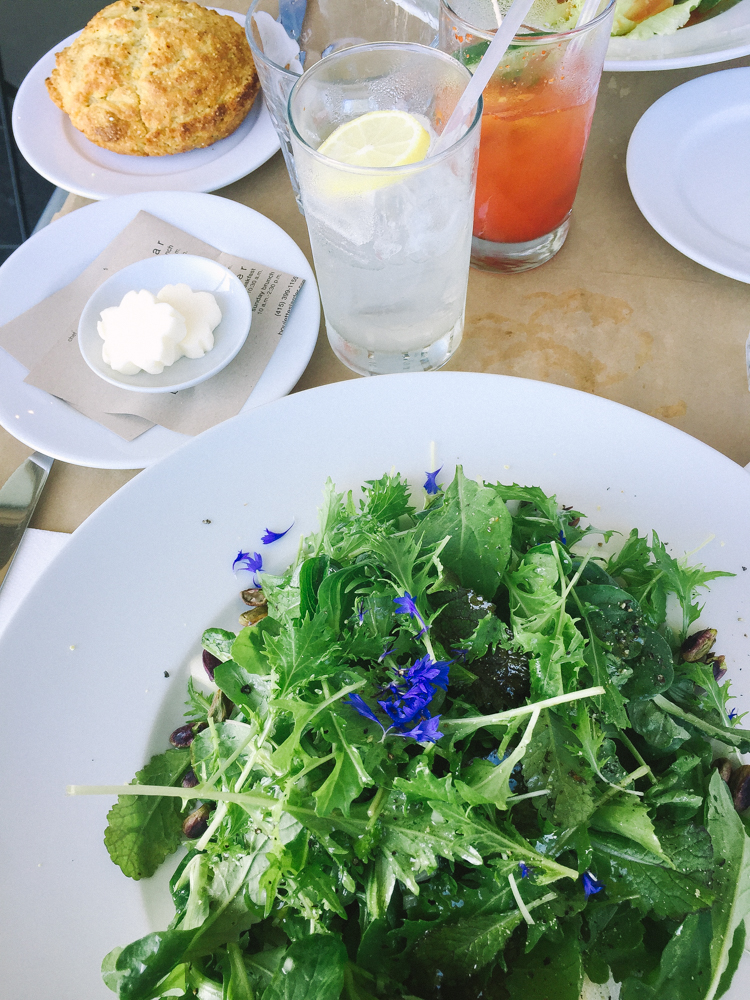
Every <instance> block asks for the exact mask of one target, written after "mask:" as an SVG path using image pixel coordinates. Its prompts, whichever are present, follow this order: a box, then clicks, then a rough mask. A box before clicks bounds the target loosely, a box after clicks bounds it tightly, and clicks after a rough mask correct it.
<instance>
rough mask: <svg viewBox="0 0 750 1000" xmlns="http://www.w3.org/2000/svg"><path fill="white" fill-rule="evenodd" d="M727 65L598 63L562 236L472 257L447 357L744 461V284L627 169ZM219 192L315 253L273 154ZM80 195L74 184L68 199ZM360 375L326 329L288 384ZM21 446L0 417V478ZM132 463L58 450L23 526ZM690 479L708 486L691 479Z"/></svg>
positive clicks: (79, 512) (747, 304)
mask: <svg viewBox="0 0 750 1000" xmlns="http://www.w3.org/2000/svg"><path fill="white" fill-rule="evenodd" d="M222 6H223V7H225V8H228V7H232V8H233V9H237V10H246V9H247V3H246V2H243V0H223V2H222ZM733 66H750V58H743V59H738V60H734V61H732V62H728V63H719V64H716V65H713V66H703V67H697V68H694V69H687V70H672V71H666V72H655V73H605V74H604V76H603V78H602V85H601V88H600V92H599V100H598V104H597V110H596V114H595V116H594V124H593V128H592V132H591V139H590V141H589V147H588V151H587V154H586V161H585V164H584V169H583V176H582V179H581V186H580V189H579V192H578V198H577V199H576V203H575V207H574V211H573V223H572V226H571V231H570V236H569V237H568V240H567V243H566V244H565V246H564V247H563V249H562V250H561V252H560V253H559V254H558V256H557V257H556V258H555V259H554V260H553V261H551V262H550V263H548V264H545V265H544V266H543V267H541V268H539V269H537V270H535V271H528V272H526V273H524V274H520V275H495V274H487V273H484V272H480V271H477V270H474V269H472V271H471V275H470V278H469V291H468V299H467V309H466V331H465V334H464V341H463V343H462V345H461V347H460V348H459V350H458V351H457V353H456V355H455V356H454V357H453V359H452V360H451V362H450V363H449V365H448V366H447V367H448V368H450V369H453V370H459V371H482V372H496V373H501V374H507V375H518V376H522V377H525V378H534V379H541V380H543V381H549V382H556V383H558V384H561V385H567V386H571V387H573V388H576V389H582V390H583V391H586V392H592V393H595V394H596V395H600V396H605V397H607V398H609V399H613V400H616V401H618V402H620V403H624V404H626V405H628V406H633V407H635V408H636V409H639V410H642V411H643V412H644V413H650V414H652V415H653V416H655V417H658V418H659V419H662V420H666V421H667V422H668V423H670V424H672V425H673V426H675V427H679V428H680V429H681V430H684V431H686V432H687V433H689V434H692V435H694V436H695V437H697V438H699V439H700V440H701V441H704V442H706V443H707V444H709V445H711V446H712V447H714V448H716V449H718V450H719V451H721V452H723V453H724V454H725V455H728V456H729V457H730V458H732V459H734V460H735V461H736V462H739V463H741V464H743V465H744V464H746V463H747V462H748V461H750V393H749V392H748V382H747V374H746V368H745V340H746V338H747V336H748V332H749V331H750V285H748V284H744V283H742V282H738V281H734V280H732V279H731V278H725V277H723V276H722V275H719V274H715V273H714V272H713V271H710V270H708V269H707V268H705V267H702V266H701V265H700V264H696V263H694V262H693V261H691V260H690V259H688V258H687V257H684V256H683V255H682V254H680V253H679V252H678V251H677V250H674V249H673V248H672V247H671V246H669V244H668V243H666V242H665V241H664V240H663V239H662V238H661V237H660V236H658V235H657V233H656V232H654V230H653V229H651V227H650V226H649V225H648V223H647V222H646V221H645V219H644V218H643V217H642V216H641V214H640V212H639V211H638V208H637V207H636V205H635V202H634V201H633V198H632V196H631V194H630V189H629V187H628V183H627V178H626V175H625V154H626V150H627V144H628V140H629V138H630V134H631V132H632V130H633V128H634V127H635V125H636V122H637V121H638V119H639V118H640V116H641V115H642V114H643V113H644V111H646V109H647V108H648V107H650V105H651V104H653V103H654V101H656V100H657V99H658V98H659V97H661V96H662V95H663V94H665V93H667V91H669V90H672V89H673V88H674V87H676V86H679V84H681V83H684V82H685V81H686V80H690V79H693V78H694V77H697V76H701V75H703V74H705V73H711V72H717V71H721V70H722V69H728V68H730V67H733ZM216 193H217V194H220V195H222V196H223V197H227V198H231V199H234V200H235V201H239V202H241V203H243V204H245V205H249V206H250V207H251V208H254V209H256V210H257V211H259V212H261V213H262V214H263V215H266V216H267V217H268V218H270V219H272V220H273V221H274V222H276V223H278V225H280V226H281V227H282V228H283V229H284V230H285V231H286V232H287V233H289V235H290V236H291V237H292V239H294V240H295V242H296V243H297V244H298V245H299V246H300V247H301V249H302V250H303V251H304V252H305V254H306V255H307V257H308V259H309V260H310V263H311V264H312V258H311V254H310V243H309V240H308V237H307V230H306V227H305V222H304V219H303V218H302V216H301V215H300V214H299V212H298V211H297V206H296V204H295V202H294V198H293V195H292V190H291V186H290V184H289V179H288V177H287V174H286V170H285V167H284V162H283V160H282V158H281V154H280V153H277V154H276V156H274V157H273V158H272V159H271V160H269V161H268V162H267V163H266V164H264V165H263V166H262V167H261V168H260V169H258V170H256V171H255V172H254V173H252V174H250V175H249V176H247V177H245V178H243V179H242V180H240V181H237V182H236V183H235V184H232V185H230V186H229V187H227V188H225V189H223V190H222V191H219V192H216ZM83 204H86V201H85V200H84V199H81V198H77V197H72V196H71V198H69V199H68V202H67V203H66V205H65V207H64V209H63V211H64V212H65V211H71V210H75V208H77V207H80V206H81V205H83ZM356 377H357V376H355V375H354V374H353V373H352V372H350V371H349V370H348V369H346V368H345V367H344V366H343V365H342V364H341V363H340V362H339V361H338V360H337V359H336V358H335V357H334V355H333V353H332V352H331V349H330V347H329V346H328V341H327V339H326V337H325V332H324V330H323V328H321V335H320V337H319V339H318V344H317V347H316V349H315V352H314V354H313V357H312V359H311V361H310V364H309V366H308V368H307V371H306V372H305V374H304V375H303V376H302V378H301V379H300V381H299V383H298V384H297V386H296V388H295V390H294V391H299V390H302V389H309V388H311V387H313V386H318V385H324V384H327V383H330V382H336V381H340V380H342V379H346V378H356ZM571 433H575V428H571ZM30 450H31V449H29V448H27V447H26V446H25V445H22V444H21V443H20V442H18V441H16V440H15V439H14V438H12V437H11V435H10V434H8V433H7V432H5V431H3V430H0V483H2V482H4V481H5V479H7V477H8V476H9V475H10V473H11V472H12V471H13V469H15V468H16V466H17V465H18V464H19V463H20V462H21V461H22V460H23V458H25V457H26V456H27V455H28V454H29V453H30ZM134 475H136V472H127V471H125V472H123V471H107V470H95V469H82V468H78V467H75V466H70V465H65V464H64V463H60V462H56V463H55V465H54V466H53V469H52V473H51V474H50V478H49V481H48V484H47V488H46V490H45V493H44V494H43V496H42V500H41V502H40V504H39V506H38V508H37V512H36V514H35V516H34V519H33V521H32V525H33V526H35V527H38V528H48V529H52V530H56V531H72V530H73V529H75V528H76V527H77V526H78V525H79V524H80V523H81V522H82V521H84V520H85V518H86V517H88V515H89V514H90V513H92V511H93V510H95V509H96V507H97V506H99V504H100V503H102V502H103V501H104V500H105V499H106V498H107V497H108V496H110V495H111V494H112V493H114V492H115V491H116V490H117V489H119V487H120V486H121V485H123V483H125V482H126V481H127V480H128V479H130V478H132V476H134ZM696 475H697V476H699V471H698V472H697V473H696ZM696 485H697V488H701V489H710V484H705V483H701V482H700V479H699V478H697V480H696Z"/></svg>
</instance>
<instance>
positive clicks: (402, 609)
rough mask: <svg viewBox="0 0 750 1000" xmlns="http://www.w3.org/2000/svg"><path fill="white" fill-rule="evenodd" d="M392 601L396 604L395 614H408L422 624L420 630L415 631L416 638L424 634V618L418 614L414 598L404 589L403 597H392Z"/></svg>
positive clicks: (425, 628) (425, 629)
mask: <svg viewBox="0 0 750 1000" xmlns="http://www.w3.org/2000/svg"><path fill="white" fill-rule="evenodd" d="M393 603H394V604H395V605H396V614H397V615H410V616H411V617H412V618H416V619H417V621H418V622H419V624H420V625H421V626H422V631H421V632H418V633H417V636H416V638H417V639H418V638H419V637H420V635H424V634H425V632H426V631H427V625H426V624H425V621H424V618H423V617H422V616H421V615H420V613H419V608H418V607H417V605H416V604H415V603H414V598H413V597H412V596H411V594H410V593H409V591H408V590H407V591H404V596H403V597H394V598H393Z"/></svg>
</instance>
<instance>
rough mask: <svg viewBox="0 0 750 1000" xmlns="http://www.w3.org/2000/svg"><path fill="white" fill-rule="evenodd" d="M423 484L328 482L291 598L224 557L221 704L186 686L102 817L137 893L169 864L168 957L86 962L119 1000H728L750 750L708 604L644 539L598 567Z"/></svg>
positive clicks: (578, 551) (528, 519)
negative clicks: (241, 602)
mask: <svg viewBox="0 0 750 1000" xmlns="http://www.w3.org/2000/svg"><path fill="white" fill-rule="evenodd" d="M439 472H440V470H438V471H437V472H433V473H430V474H428V476H427V481H426V483H425V489H424V492H423V493H422V495H421V496H420V497H414V496H412V494H411V493H410V490H409V487H408V485H407V483H406V482H405V481H404V479H403V478H401V477H400V476H399V475H385V476H383V477H382V478H380V479H378V480H373V481H371V482H368V483H366V484H365V485H364V487H363V489H362V494H361V497H355V496H354V495H353V494H352V493H339V492H337V491H336V489H335V487H334V485H333V484H332V483H330V482H329V483H328V484H327V486H326V489H325V494H324V500H323V505H322V507H321V510H320V527H319V531H318V532H317V533H316V534H313V535H311V536H309V537H307V538H304V539H303V540H302V542H301V544H300V547H299V551H298V555H297V558H296V559H295V561H294V563H293V565H292V566H290V567H289V569H288V570H287V571H286V572H285V573H283V574H282V575H281V576H275V575H272V574H269V573H264V572H263V571H262V556H261V555H260V554H259V553H257V552H240V553H239V555H238V556H237V559H236V560H235V569H236V570H237V571H242V572H246V573H247V574H248V576H247V583H248V584H249V586H248V589H247V590H246V591H244V592H243V597H244V599H245V602H246V604H247V605H248V611H246V612H245V614H244V615H243V619H242V620H243V623H245V622H247V623H248V624H245V626H244V627H242V628H241V629H240V631H239V632H238V633H237V634H235V633H233V632H229V631H226V630H224V629H221V628H209V629H208V630H207V631H206V632H205V633H204V635H203V646H204V650H205V653H204V665H205V667H206V669H207V670H208V672H209V673H210V674H211V675H212V678H213V681H214V683H215V686H216V689H215V691H214V692H213V693H212V692H211V691H210V690H208V689H207V690H208V693H207V694H206V693H203V690H202V689H201V688H200V685H195V684H194V683H193V682H192V680H191V681H190V683H189V686H188V699H189V700H188V703H187V713H186V716H187V722H186V723H185V725H183V726H182V727H180V728H179V729H177V730H175V732H174V733H172V736H171V738H170V739H171V743H172V746H171V747H170V749H167V750H166V751H165V752H164V753H162V754H160V755H158V756H156V757H154V758H152V760H151V761H150V763H149V764H147V765H146V767H144V769H143V770H142V771H140V772H139V773H138V774H137V775H136V777H135V779H134V783H133V784H131V785H127V786H124V787H122V788H119V789H117V791H118V792H119V793H120V795H119V799H118V802H117V804H116V805H115V806H114V807H113V808H112V809H111V811H110V813H109V816H108V827H107V830H106V834H105V843H106V846H107V849H108V850H109V853H110V855H111V857H112V860H113V861H114V862H115V863H116V864H117V865H119V866H120V868H121V869H122V871H123V872H124V873H125V874H126V875H128V876H129V877H131V878H134V879H140V878H147V877H148V876H150V875H152V874H153V873H154V872H155V870H156V869H157V867H158V866H159V865H161V864H162V862H164V861H165V859H167V858H168V857H169V856H170V855H171V854H173V853H174V852H175V851H177V850H178V849H180V848H183V847H185V846H187V851H186V853H184V855H183V856H181V859H180V860H179V864H178V865H177V868H176V870H175V872H174V875H173V876H172V879H171V882H170V889H171V894H172V898H173V901H174V908H175V914H174V918H173V920H172V922H171V923H170V925H169V927H167V928H165V929H164V930H162V931H159V932H156V933H151V934H148V935H146V936H145V937H143V938H141V939H140V940H138V941H135V942H133V943H132V944H129V945H127V946H126V947H124V948H122V947H118V948H115V949H114V950H113V951H112V952H111V953H110V954H109V955H107V957H106V958H105V960H104V964H103V976H104V980H105V982H106V984H107V985H108V986H109V987H110V989H111V990H113V991H114V992H115V993H117V995H118V996H119V997H120V998H122V1000H152V998H160V997H184V998H188V997H190V998H193V997H198V998H200V1000H304V998H307V1000H339V998H341V1000H378V998H380V1000H439V998H450V1000H455V998H461V1000H464V998H465V1000H473V998H477V1000H478V998H487V1000H550V998H552V997H554V1000H578V998H579V997H580V995H581V990H582V988H583V985H584V983H585V982H586V980H587V979H588V980H590V981H593V982H594V983H602V984H603V983H608V982H610V983H611V981H612V979H614V980H615V981H616V982H618V983H620V984H621V992H620V997H621V1000H714V998H718V997H720V996H722V994H724V993H725V992H726V990H727V989H728V988H729V985H730V983H731V980H732V976H733V975H734V972H735V971H736V969H737V966H738V963H739V961H740V958H741V955H742V951H743V946H744V942H745V922H744V918H745V916H746V915H747V914H748V913H750V837H749V836H748V828H747V825H746V819H745V818H743V816H742V812H743V811H744V809H745V808H746V807H747V806H748V805H750V766H744V765H742V764H741V761H740V759H739V757H738V754H740V753H744V752H748V751H750V731H747V730H744V729H742V728H740V727H739V724H738V723H739V721H740V720H739V719H738V718H736V714H735V712H734V711H733V710H730V709H729V705H728V701H729V699H730V695H729V683H728V682H727V681H724V680H723V674H724V673H725V672H726V668H725V665H724V658H723V657H722V656H719V655H717V654H715V653H714V652H713V645H714V641H715V639H716V633H715V631H714V630H712V629H706V628H702V627H698V626H697V625H696V622H697V619H698V617H699V615H700V611H701V608H700V606H699V604H698V603H697V601H696V593H697V592H698V591H699V590H700V589H701V588H705V587H706V585H707V583H708V582H709V581H711V580H713V579H714V578H716V577H720V576H726V575H729V574H725V573H720V572H709V571H706V570H705V569H704V568H703V567H701V566H698V565H689V564H688V563H687V560H684V559H682V560H676V559H675V558H673V557H672V556H671V555H670V554H669V553H668V551H667V548H666V546H665V545H664V544H663V543H662V542H661V541H660V539H659V538H658V537H657V535H656V533H653V535H652V537H651V539H650V540H649V539H648V538H644V537H641V536H639V534H638V533H637V531H633V532H632V533H631V534H630V536H629V537H627V538H626V539H624V544H622V545H621V546H620V548H619V551H618V552H617V554H615V555H612V556H609V557H605V556H604V555H603V553H604V552H605V551H607V549H605V548H604V543H605V542H606V541H608V540H609V538H610V536H611V535H612V534H613V533H612V532H601V531H596V530H595V529H593V528H592V527H585V526H584V524H583V521H582V517H583V515H582V514H581V513H579V512H577V511H575V510H571V509H569V508H566V507H561V506H559V505H558V503H557V501H556V499H555V497H549V496H547V495H545V494H544V493H543V492H542V490H541V489H538V488H536V487H525V486H517V485H512V486H506V485H502V484H500V483H495V484H491V483H484V482H476V481H474V480H471V479H468V478H466V477H465V476H464V473H463V471H462V469H461V468H460V467H458V468H457V469H456V473H455V478H454V479H453V481H452V482H451V483H450V485H448V486H447V487H446V488H445V489H443V488H442V487H441V486H439V485H438V482H437V479H438V473H439ZM281 534H285V533H284V532H282V533H278V534H277V533H274V532H271V531H267V532H266V535H265V536H264V537H263V542H265V543H272V542H273V541H274V540H276V539H277V538H279V537H281ZM260 547H262V546H260ZM668 609H669V614H668ZM167 735H168V734H166V733H165V745H166V744H167ZM72 790H73V791H77V792H84V791H89V792H91V791H95V789H83V788H77V789H76V788H74V789H72ZM99 791H102V789H99ZM110 791H112V789H110Z"/></svg>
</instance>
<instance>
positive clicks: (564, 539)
mask: <svg viewBox="0 0 750 1000" xmlns="http://www.w3.org/2000/svg"><path fill="white" fill-rule="evenodd" d="M558 538H559V539H560V541H561V542H562V543H563V545H567V544H568V540H567V538H566V537H565V534H564V532H563V531H562V530H561V531H560V534H559V535H558Z"/></svg>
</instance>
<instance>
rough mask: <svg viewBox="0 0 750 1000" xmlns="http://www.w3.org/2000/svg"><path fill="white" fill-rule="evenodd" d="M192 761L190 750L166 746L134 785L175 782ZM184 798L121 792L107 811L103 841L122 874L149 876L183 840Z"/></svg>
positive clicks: (137, 775)
mask: <svg viewBox="0 0 750 1000" xmlns="http://www.w3.org/2000/svg"><path fill="white" fill-rule="evenodd" d="M189 765H190V751H189V750H167V751H166V753H162V754H158V755H157V756H156V757H152V758H151V760H150V761H149V763H148V764H147V765H146V766H145V767H144V768H143V770H141V771H138V773H137V774H136V776H135V778H134V779H133V781H132V784H134V785H176V784H177V782H178V780H179V778H180V777H181V776H182V775H183V774H184V772H185V771H186V770H187V768H188V766H189ZM181 806H182V803H181V800H180V799H173V798H166V797H165V798H159V797H158V796H150V795H121V796H120V797H119V798H118V800H117V803H116V805H114V806H112V808H111V809H110V811H109V812H108V813H107V829H106V830H105V832H104V845H105V847H106V848H107V851H108V852H109V856H110V858H112V860H113V861H114V863H115V864H116V865H118V867H119V868H121V869H122V872H123V874H125V875H127V876H128V877H129V878H132V879H142V878H149V876H151V875H153V874H154V872H155V871H156V869H157V868H158V867H159V865H160V864H161V863H162V861H163V860H164V859H165V858H166V857H168V856H169V855H170V854H171V853H172V852H173V851H176V850H177V848H178V847H179V846H180V843H181V842H182V820H183V816H182V813H181Z"/></svg>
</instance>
